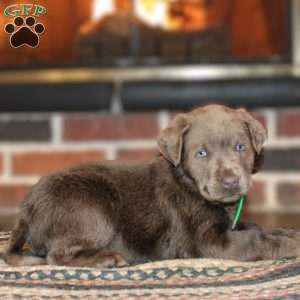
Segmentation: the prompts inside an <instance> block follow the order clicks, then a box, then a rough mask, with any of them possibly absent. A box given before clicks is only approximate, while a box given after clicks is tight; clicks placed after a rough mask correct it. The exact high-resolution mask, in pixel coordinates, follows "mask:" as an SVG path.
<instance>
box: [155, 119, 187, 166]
mask: <svg viewBox="0 0 300 300" xmlns="http://www.w3.org/2000/svg"><path fill="white" fill-rule="evenodd" d="M189 128H190V124H189V123H188V121H187V118H186V115H185V114H179V115H177V116H176V117H175V118H174V120H173V121H172V122H171V124H170V125H169V126H168V127H167V128H165V129H164V130H163V131H162V132H161V133H160V135H159V136H158V147H159V149H160V152H161V153H162V155H163V156H164V157H165V158H166V159H167V160H168V161H170V162H171V163H172V164H173V165H174V166H175V167H177V166H178V165H179V163H180V160H181V153H182V143H183V136H184V134H185V133H186V132H187V130H188V129H189Z"/></svg>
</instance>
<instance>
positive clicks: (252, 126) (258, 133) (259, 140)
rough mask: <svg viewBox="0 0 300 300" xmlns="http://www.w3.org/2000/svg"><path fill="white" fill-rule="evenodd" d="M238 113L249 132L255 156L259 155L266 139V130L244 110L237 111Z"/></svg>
mask: <svg viewBox="0 0 300 300" xmlns="http://www.w3.org/2000/svg"><path fill="white" fill-rule="evenodd" d="M238 113H239V114H240V116H241V118H242V120H243V121H244V122H245V124H246V126H247V128H248V130H249V133H250V136H251V141H252V145H253V148H254V149H255V152H256V154H260V152H261V150H262V147H263V144H264V142H265V141H266V139H267V137H268V133H267V129H266V128H265V127H264V126H263V125H262V124H261V123H260V122H259V121H257V120H256V119H254V118H253V117H252V116H251V115H250V114H249V113H248V112H247V111H246V110H245V109H238Z"/></svg>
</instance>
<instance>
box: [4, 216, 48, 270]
mask: <svg viewBox="0 0 300 300" xmlns="http://www.w3.org/2000/svg"><path fill="white" fill-rule="evenodd" d="M27 235H28V224H27V223H26V221H25V220H23V219H20V220H19V221H18V223H17V225H16V227H15V228H14V230H13V231H12V233H11V237H10V240H9V243H8V247H7V250H6V253H5V254H4V255H3V258H4V261H5V262H6V263H7V264H9V265H13V266H24V265H31V266H32V265H43V264H46V260H45V259H44V258H41V257H36V256H25V255H22V248H23V246H24V244H25V242H26V239H27Z"/></svg>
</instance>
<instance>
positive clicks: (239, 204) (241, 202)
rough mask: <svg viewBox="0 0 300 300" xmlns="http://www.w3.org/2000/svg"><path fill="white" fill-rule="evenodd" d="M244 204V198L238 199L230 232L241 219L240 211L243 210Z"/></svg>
mask: <svg viewBox="0 0 300 300" xmlns="http://www.w3.org/2000/svg"><path fill="white" fill-rule="evenodd" d="M244 202H245V197H244V196H241V197H240V198H239V200H238V202H237V209H236V212H235V216H234V219H233V223H232V227H231V229H232V230H234V229H235V227H236V225H237V224H238V222H239V219H240V217H241V213H242V210H243V206H244Z"/></svg>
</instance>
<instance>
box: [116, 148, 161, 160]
mask: <svg viewBox="0 0 300 300" xmlns="http://www.w3.org/2000/svg"><path fill="white" fill-rule="evenodd" d="M158 153H159V152H158V150H156V149H147V150H119V151H118V153H117V159H119V160H148V159H151V158H154V157H155V156H157V155H158Z"/></svg>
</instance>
